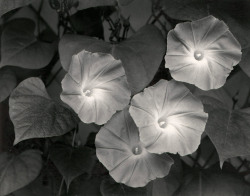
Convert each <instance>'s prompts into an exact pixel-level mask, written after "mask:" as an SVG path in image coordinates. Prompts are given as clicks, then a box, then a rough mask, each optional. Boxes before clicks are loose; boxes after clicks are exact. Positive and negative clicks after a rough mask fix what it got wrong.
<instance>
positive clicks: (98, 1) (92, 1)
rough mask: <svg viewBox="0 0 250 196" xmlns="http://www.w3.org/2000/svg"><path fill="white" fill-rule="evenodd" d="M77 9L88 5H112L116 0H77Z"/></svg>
mask: <svg viewBox="0 0 250 196" xmlns="http://www.w3.org/2000/svg"><path fill="white" fill-rule="evenodd" d="M78 3H79V4H78V6H77V9H78V10H83V9H87V8H90V7H99V6H112V5H115V4H116V0H78Z"/></svg>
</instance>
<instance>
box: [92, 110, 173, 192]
mask: <svg viewBox="0 0 250 196" xmlns="http://www.w3.org/2000/svg"><path fill="white" fill-rule="evenodd" d="M95 145H96V154H97V157H98V159H99V161H100V162H101V163H102V164H103V165H104V166H105V167H106V168H107V169H108V170H109V174H110V175H111V176H112V178H113V179H114V180H115V181H116V182H119V183H124V184H126V185H127V186H131V187H142V186H145V185H146V184H147V183H148V182H149V181H151V180H154V179H156V178H162V177H164V176H166V175H167V174H168V173H169V170H170V168H171V165H172V164H173V160H172V159H171V157H170V156H169V155H167V154H161V155H158V154H153V153H149V152H148V151H147V150H146V148H145V147H144V145H143V144H142V143H141V141H140V139H139V131H138V128H137V127H136V125H135V123H134V121H133V119H132V118H131V116H130V115H129V112H128V108H125V109H124V110H123V111H120V112H118V113H116V114H115V115H114V116H113V117H112V118H111V120H110V121H108V122H107V123H106V124H105V125H104V126H103V127H102V128H101V130H100V131H99V133H98V134H97V135H96V140H95Z"/></svg>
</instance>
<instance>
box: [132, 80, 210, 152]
mask: <svg viewBox="0 0 250 196" xmlns="http://www.w3.org/2000/svg"><path fill="white" fill-rule="evenodd" d="M129 112H130V114H131V116H132V118H133V119H134V121H135V124H136V125H137V127H139V132H140V140H141V141H142V142H143V143H144V145H145V146H146V148H147V150H148V151H149V152H153V153H163V152H170V153H179V154H180V155H182V156H184V155H187V154H190V153H193V152H194V151H195V150H196V149H197V148H198V146H199V144H200V138H201V134H202V133H203V131H204V129H205V125H206V121H207V117H208V115H207V114H206V113H205V112H204V111H203V105H202V103H201V102H200V101H199V100H198V99H197V98H196V97H194V96H193V95H192V94H191V92H190V91H189V90H188V89H187V88H186V87H185V86H184V85H183V84H181V83H179V82H176V81H174V80H172V81H170V82H168V81H166V80H160V81H159V82H158V83H157V84H155V85H154V86H152V87H149V88H146V89H145V90H144V92H142V93H139V94H137V95H135V96H134V97H133V99H132V101H131V106H130V109H129Z"/></svg>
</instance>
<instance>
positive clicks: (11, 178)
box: [0, 150, 42, 195]
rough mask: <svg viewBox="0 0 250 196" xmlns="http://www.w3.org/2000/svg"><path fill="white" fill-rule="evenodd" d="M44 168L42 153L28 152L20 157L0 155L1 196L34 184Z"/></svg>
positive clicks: (8, 154) (5, 153)
mask: <svg viewBox="0 0 250 196" xmlns="http://www.w3.org/2000/svg"><path fill="white" fill-rule="evenodd" d="M41 168H42V158H41V153H40V152H39V151H37V150H27V151H25V152H22V153H21V154H19V155H14V154H10V153H7V152H4V153H2V154H1V155H0V195H7V194H9V193H11V192H13V191H15V190H17V189H19V188H22V187H24V186H26V185H27V184H29V183H30V182H32V181H33V180H34V179H35V178H36V177H37V176H38V175H39V173H40V170H41Z"/></svg>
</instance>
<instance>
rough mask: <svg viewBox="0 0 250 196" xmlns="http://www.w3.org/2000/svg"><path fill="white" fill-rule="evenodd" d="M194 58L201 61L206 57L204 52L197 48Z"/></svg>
mask: <svg viewBox="0 0 250 196" xmlns="http://www.w3.org/2000/svg"><path fill="white" fill-rule="evenodd" d="M194 58H195V59H196V60H197V61H201V60H202V59H203V58H204V53H203V52H202V51H200V50H196V51H195V52H194Z"/></svg>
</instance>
